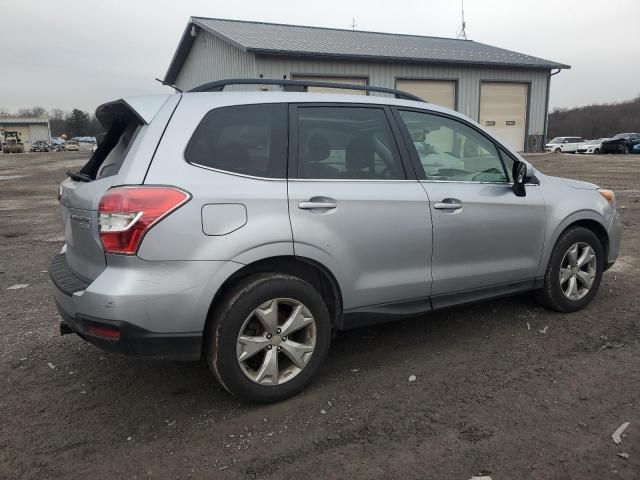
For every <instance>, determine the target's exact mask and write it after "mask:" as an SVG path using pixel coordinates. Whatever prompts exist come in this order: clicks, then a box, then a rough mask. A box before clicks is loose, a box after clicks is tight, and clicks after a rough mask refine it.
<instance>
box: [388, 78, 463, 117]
mask: <svg viewBox="0 0 640 480" xmlns="http://www.w3.org/2000/svg"><path fill="white" fill-rule="evenodd" d="M396 88H397V89H398V90H403V91H405V92H409V93H413V94H414V95H417V96H418V97H420V98H422V99H424V100H426V101H427V102H429V103H433V104H434V105H440V106H441V107H447V108H450V109H451V110H455V109H456V82H454V81H451V80H410V79H398V80H397V82H396Z"/></svg>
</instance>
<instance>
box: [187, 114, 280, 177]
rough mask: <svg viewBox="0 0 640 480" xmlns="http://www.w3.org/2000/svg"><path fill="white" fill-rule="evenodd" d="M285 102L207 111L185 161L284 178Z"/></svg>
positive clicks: (191, 141)
mask: <svg viewBox="0 0 640 480" xmlns="http://www.w3.org/2000/svg"><path fill="white" fill-rule="evenodd" d="M287 145H288V142H287V105H286V104H273V103H271V104H257V105H236V106H233V107H222V108H216V109H215V110H211V111H210V112H209V113H207V114H206V115H205V117H204V118H203V119H202V121H201V122H200V124H199V125H198V127H197V128H196V130H195V132H194V133H193V136H192V137H191V140H190V141H189V144H188V145H187V149H186V150H185V159H186V160H187V162H189V163H192V164H194V165H199V166H203V167H209V168H215V169H217V170H224V171H226V172H230V173H238V174H242V175H251V176H255V177H267V178H285V176H286V169H287Z"/></svg>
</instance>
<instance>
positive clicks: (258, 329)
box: [204, 273, 331, 403]
mask: <svg viewBox="0 0 640 480" xmlns="http://www.w3.org/2000/svg"><path fill="white" fill-rule="evenodd" d="M274 299H278V303H277V305H276V309H277V311H278V312H279V314H278V316H277V317H278V318H277V319H276V324H277V325H276V326H278V327H283V329H284V327H285V326H286V323H287V319H291V318H292V316H293V315H291V313H292V312H293V311H294V309H295V308H297V307H298V305H301V306H302V307H301V310H300V311H301V312H302V317H296V318H303V319H304V322H308V321H309V316H310V317H311V320H312V323H313V326H312V325H311V323H305V325H306V326H304V327H301V328H299V329H298V330H293V331H291V332H290V335H291V337H293V336H294V335H296V337H295V340H292V338H287V337H286V336H284V335H282V336H281V335H280V334H281V333H282V332H281V330H280V329H279V328H278V330H277V334H276V331H275V330H276V328H270V329H268V328H267V327H266V325H267V323H270V324H271V322H272V320H273V317H270V316H269V317H268V313H270V312H273V308H274V303H272V301H273V300H274ZM256 312H258V313H256ZM265 312H267V313H265ZM258 314H260V315H261V316H258ZM267 317H268V318H269V319H270V320H269V321H266V320H264V319H265V318H267ZM272 327H273V325H272ZM270 331H271V332H272V333H269V332H270ZM247 332H250V333H247ZM284 333H286V332H284ZM241 334H242V336H243V337H245V338H251V339H252V340H253V341H254V342H255V343H254V342H250V343H246V342H240V341H239V337H240V335H241ZM300 335H302V337H301V336H300ZM314 337H315V338H314ZM256 339H257V340H258V341H256ZM312 340H313V341H312ZM204 342H205V345H204V347H205V358H206V361H207V364H208V366H209V369H210V370H211V372H212V373H213V375H214V377H215V378H216V379H217V380H218V381H219V382H220V384H221V385H222V386H223V387H224V388H225V389H226V390H227V391H229V392H230V393H231V394H233V395H235V396H236V397H238V398H240V399H243V400H247V401H251V402H258V403H267V402H277V401H280V400H284V399H285V398H288V397H291V396H293V395H295V394H296V393H298V392H300V391H301V390H302V389H304V388H305V387H306V386H307V385H308V384H309V382H310V381H311V379H312V377H313V376H314V375H315V373H316V372H317V371H318V369H319V368H320V365H321V364H322V362H323V361H324V359H325V357H326V356H327V353H328V351H329V344H330V343H331V317H330V315H329V310H328V308H327V305H326V304H325V302H324V300H323V298H322V296H321V295H320V294H319V293H318V291H317V290H316V289H315V288H313V287H312V286H311V285H309V284H308V283H307V282H305V281H304V280H301V279H300V278H298V277H295V276H292V275H288V274H281V273H266V274H257V275H252V276H250V277H248V278H246V279H243V280H241V281H240V282H239V283H238V284H236V285H235V286H234V287H233V288H232V289H231V290H230V291H229V292H228V293H227V294H225V295H224V297H223V298H222V300H221V302H220V303H219V304H218V305H217V306H216V307H215V308H214V309H213V312H212V314H211V315H210V318H209V319H208V321H207V328H206V329H205V338H204ZM311 344H313V346H312V347H310V345H311ZM258 345H266V346H264V347H263V348H261V349H260V350H259V351H257V350H256V351H257V353H255V354H252V355H249V354H248V352H246V351H245V349H248V348H249V347H255V348H257V346H258ZM294 345H297V346H300V347H304V349H307V350H308V349H309V348H312V349H311V350H310V353H311V354H310V355H309V354H308V353H304V354H303V353H299V352H302V351H303V350H302V349H299V348H298V347H296V350H295V352H298V353H299V355H300V358H299V359H298V365H297V364H295V363H294V361H293V358H294V357H293V356H291V355H290V353H289V352H293V351H294V350H291V349H293V348H294V347H293V346H294ZM245 354H246V355H247V357H248V359H247V360H244V361H241V360H240V357H241V356H242V355H245ZM274 358H275V362H274V361H273V359H274ZM270 360H271V362H270ZM303 362H304V364H303ZM274 364H275V366H276V369H275V370H274V369H269V368H267V367H266V366H273V365H274ZM279 368H280V369H282V372H281V371H280V370H278V369H279ZM267 371H271V372H273V371H276V372H277V374H276V375H267V374H266V372H267ZM261 372H262V374H261ZM274 380H275V381H274Z"/></svg>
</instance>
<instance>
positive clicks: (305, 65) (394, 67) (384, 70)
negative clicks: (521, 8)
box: [255, 55, 549, 135]
mask: <svg viewBox="0 0 640 480" xmlns="http://www.w3.org/2000/svg"><path fill="white" fill-rule="evenodd" d="M255 66H256V70H255V71H256V75H255V76H258V75H260V74H262V75H263V77H264V78H275V79H281V78H282V77H283V75H286V76H287V78H291V75H292V74H299V75H302V74H309V75H310V74H315V75H323V74H327V73H332V74H338V75H345V76H355V77H358V76H367V77H369V85H373V86H378V87H389V88H395V86H396V83H395V82H396V79H397V78H404V79H409V78H429V79H433V80H437V79H442V80H456V79H457V81H458V84H457V96H458V111H459V112H461V113H464V114H465V115H467V116H468V117H470V118H472V119H474V120H476V121H477V120H478V118H479V113H480V112H479V106H480V82H481V81H505V82H527V83H530V84H531V91H530V98H529V105H528V110H529V125H528V127H529V128H528V132H527V134H528V135H543V134H544V117H545V111H544V106H545V104H546V101H547V99H546V85H547V75H548V73H549V72H548V71H546V70H524V69H506V68H505V69H497V68H473V67H452V66H440V65H424V64H418V63H416V64H412V63H386V62H385V63H382V62H349V61H333V60H318V59H306V58H300V57H295V58H294V57H284V56H267V55H256V59H255ZM376 95H377V94H376ZM382 95H384V94H382Z"/></svg>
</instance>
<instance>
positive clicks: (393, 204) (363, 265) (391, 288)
mask: <svg viewBox="0 0 640 480" xmlns="http://www.w3.org/2000/svg"><path fill="white" fill-rule="evenodd" d="M390 116H391V114H390V111H389V110H388V109H386V108H385V107H380V106H371V105H362V106H354V105H326V104H325V105H324V106H323V105H317V104H316V105H312V104H309V105H305V104H300V105H297V106H292V108H291V113H290V119H291V128H292V131H291V136H292V141H291V145H292V149H291V151H290V153H291V155H290V160H291V163H292V165H293V168H292V169H291V170H293V171H291V170H290V178H289V212H290V217H291V227H292V230H293V240H294V250H295V254H296V255H297V256H300V257H305V258H310V259H312V260H315V261H317V262H319V263H321V264H323V265H325V266H326V267H327V268H329V269H330V270H331V272H332V273H333V274H334V275H335V277H336V279H337V280H338V283H339V284H340V287H341V290H342V296H343V306H344V309H345V311H348V310H350V309H353V308H357V307H366V306H371V305H379V304H385V303H391V302H400V301H403V300H418V299H426V298H427V297H428V296H429V294H430V261H431V217H430V212H429V207H428V203H427V197H426V194H425V192H424V189H423V188H422V186H421V185H420V183H419V182H418V181H417V180H416V179H410V177H408V176H407V175H406V173H405V170H408V169H406V168H405V167H406V166H405V165H403V163H402V161H401V158H400V155H399V151H398V147H397V145H396V142H395V139H394V135H393V133H392V128H391V125H390V122H389V118H390Z"/></svg>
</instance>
